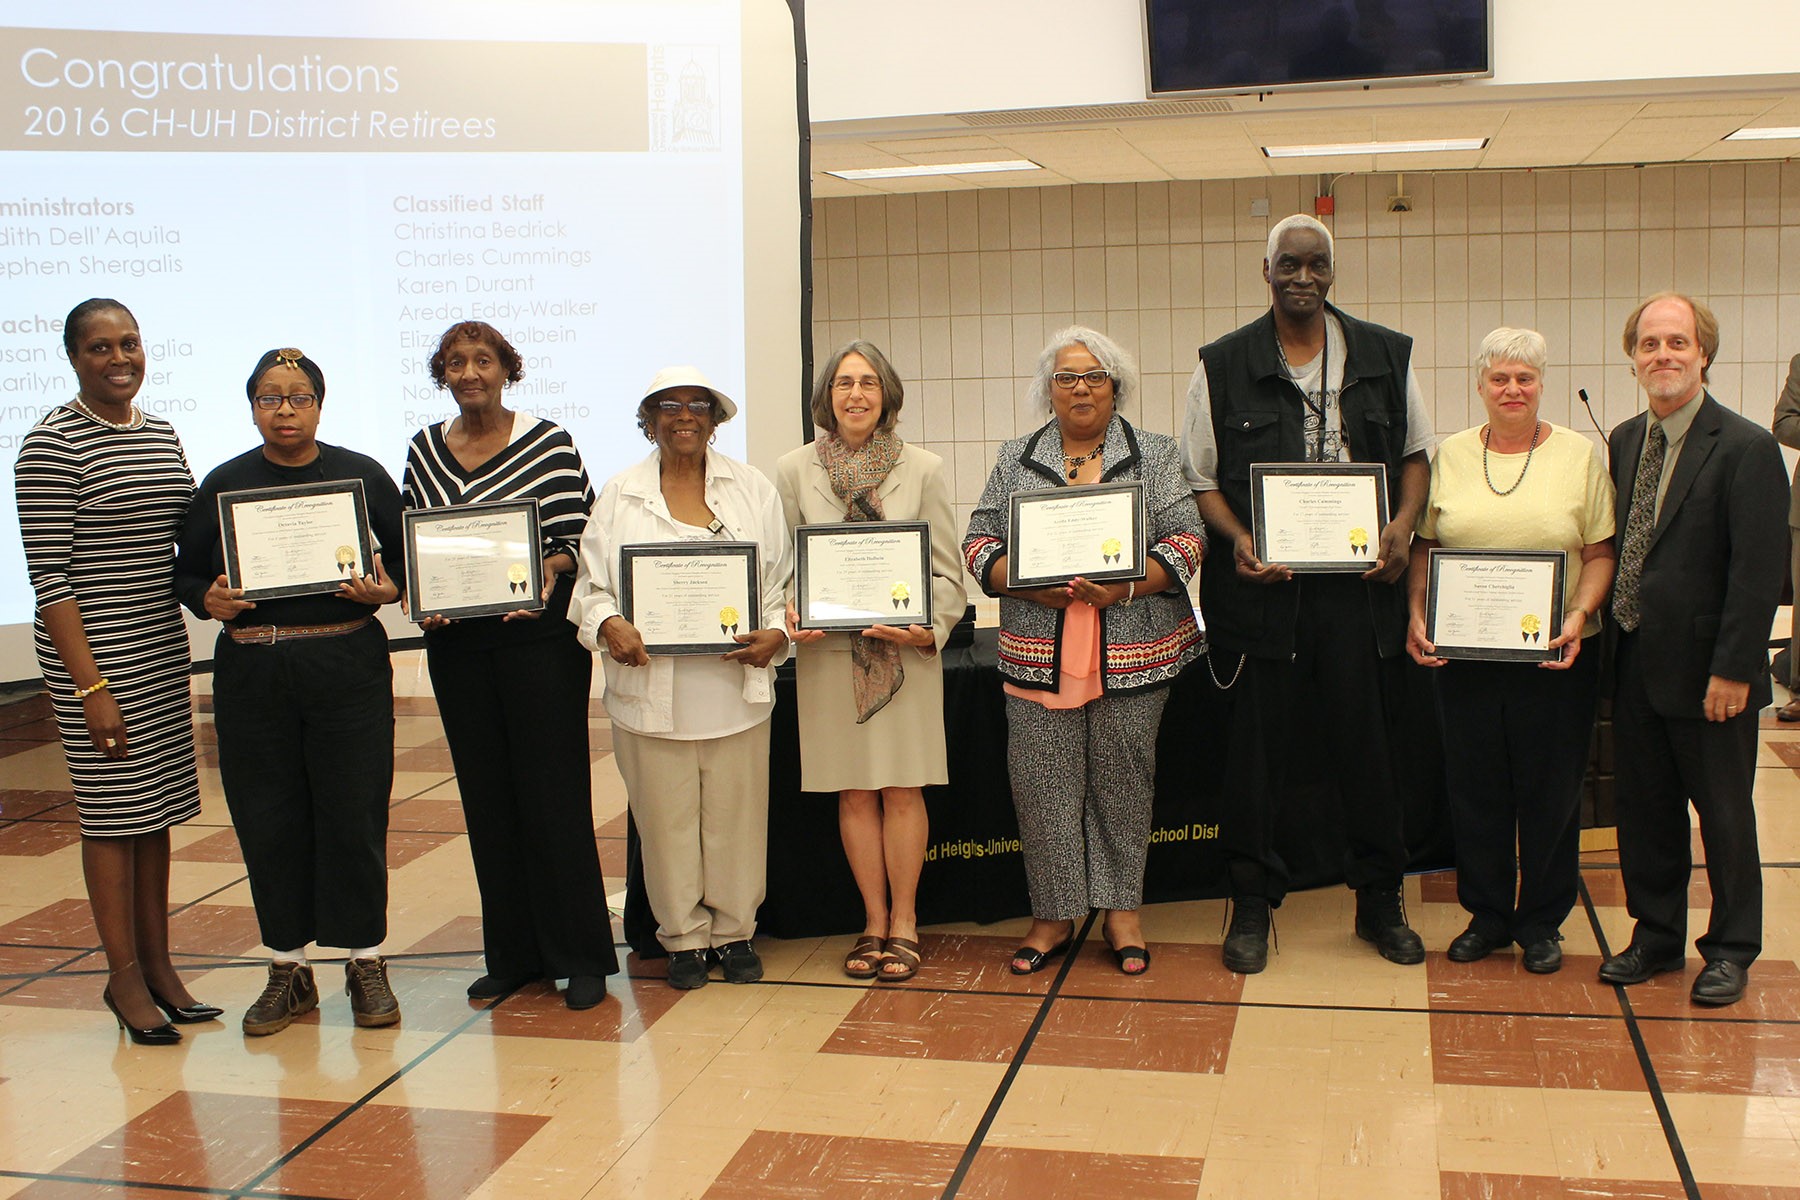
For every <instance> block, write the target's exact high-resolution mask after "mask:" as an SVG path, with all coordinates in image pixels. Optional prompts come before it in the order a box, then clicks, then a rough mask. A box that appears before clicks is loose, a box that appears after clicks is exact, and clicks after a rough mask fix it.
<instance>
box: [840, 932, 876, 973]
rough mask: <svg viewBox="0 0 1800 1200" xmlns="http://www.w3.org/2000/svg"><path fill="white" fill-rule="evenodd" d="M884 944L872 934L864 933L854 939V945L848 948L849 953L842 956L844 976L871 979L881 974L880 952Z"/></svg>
mask: <svg viewBox="0 0 1800 1200" xmlns="http://www.w3.org/2000/svg"><path fill="white" fill-rule="evenodd" d="M885 946H886V942H885V939H883V938H878V937H876V936H875V935H874V934H872V933H865V934H863V935H862V936H861V937H859V938H857V939H856V945H854V946H852V947H850V953H849V954H847V955H845V956H844V974H846V975H848V976H849V977H850V978H852V979H873V978H875V976H876V975H878V974H880V973H881V958H882V950H883V949H884V948H885Z"/></svg>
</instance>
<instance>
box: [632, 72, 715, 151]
mask: <svg viewBox="0 0 1800 1200" xmlns="http://www.w3.org/2000/svg"><path fill="white" fill-rule="evenodd" d="M649 83H650V149H651V150H663V151H683V150H717V149H719V51H718V48H717V47H715V46H651V47H650V79H649Z"/></svg>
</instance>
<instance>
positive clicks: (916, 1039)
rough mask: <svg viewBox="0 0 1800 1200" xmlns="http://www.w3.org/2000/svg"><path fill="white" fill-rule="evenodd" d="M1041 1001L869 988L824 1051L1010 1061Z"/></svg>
mask: <svg viewBox="0 0 1800 1200" xmlns="http://www.w3.org/2000/svg"><path fill="white" fill-rule="evenodd" d="M1041 1003H1042V1002H1041V1001H1039V1000H1038V999H1036V998H1035V997H1024V996H967V995H961V994H958V993H954V992H950V993H946V992H936V991H925V990H923V989H916V988H904V987H871V988H870V989H869V991H868V994H867V995H865V996H864V997H863V998H862V999H861V1000H859V1001H857V1003H856V1007H855V1008H853V1009H851V1010H850V1015H849V1016H847V1017H845V1018H844V1020H843V1021H842V1022H841V1023H840V1024H839V1025H838V1028H837V1032H836V1033H834V1034H832V1035H831V1037H830V1039H829V1040H827V1041H826V1043H825V1045H824V1046H823V1047H822V1049H824V1050H825V1051H826V1052H827V1053H831V1054H872V1055H876V1056H878V1057H883V1058H948V1059H956V1060H959V1061H962V1062H986V1063H1004V1062H1011V1061H1012V1056H1013V1052H1014V1051H1016V1050H1017V1049H1018V1047H1019V1042H1020V1040H1021V1039H1023V1038H1024V1036H1025V1031H1026V1029H1027V1028H1028V1027H1029V1026H1030V1025H1031V1020H1032V1018H1033V1017H1034V1016H1036V1015H1037V1010H1038V1008H1039V1006H1040V1004H1041Z"/></svg>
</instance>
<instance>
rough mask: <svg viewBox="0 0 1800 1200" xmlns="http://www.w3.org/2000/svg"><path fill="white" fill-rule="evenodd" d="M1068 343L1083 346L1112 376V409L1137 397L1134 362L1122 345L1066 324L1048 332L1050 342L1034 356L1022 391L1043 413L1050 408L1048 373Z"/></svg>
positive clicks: (1091, 330)
mask: <svg viewBox="0 0 1800 1200" xmlns="http://www.w3.org/2000/svg"><path fill="white" fill-rule="evenodd" d="M1070 346H1084V347H1086V348H1087V352H1088V353H1089V354H1092V355H1093V356H1094V357H1095V358H1096V359H1098V360H1099V361H1100V365H1101V366H1102V367H1105V368H1106V373H1107V374H1108V375H1111V376H1112V380H1113V410H1114V411H1115V412H1116V411H1119V410H1122V409H1123V408H1124V407H1125V405H1126V404H1127V403H1128V402H1130V401H1132V400H1135V399H1136V398H1137V391H1138V369H1137V363H1135V362H1133V361H1132V358H1131V355H1129V354H1127V353H1126V352H1125V348H1124V347H1123V346H1121V345H1119V343H1117V342H1115V341H1113V340H1112V339H1111V338H1109V337H1107V336H1106V335H1105V334H1104V333H1101V332H1100V331H1099V330H1098V329H1089V328H1088V327H1087V326H1085V325H1070V326H1068V327H1067V328H1065V329H1059V330H1057V331H1056V332H1055V333H1053V334H1051V335H1050V344H1049V345H1047V346H1045V347H1044V351H1043V353H1042V354H1039V355H1038V361H1037V372H1036V373H1035V374H1034V375H1032V377H1031V388H1030V390H1029V391H1027V392H1026V393H1025V394H1026V397H1027V398H1028V399H1029V400H1030V401H1031V403H1032V405H1033V406H1034V407H1036V408H1038V409H1041V410H1042V411H1044V412H1051V411H1053V410H1052V409H1051V407H1050V376H1051V374H1052V373H1053V372H1055V370H1056V356H1057V355H1058V354H1061V353H1062V352H1063V351H1064V350H1067V349H1068V348H1069V347H1070Z"/></svg>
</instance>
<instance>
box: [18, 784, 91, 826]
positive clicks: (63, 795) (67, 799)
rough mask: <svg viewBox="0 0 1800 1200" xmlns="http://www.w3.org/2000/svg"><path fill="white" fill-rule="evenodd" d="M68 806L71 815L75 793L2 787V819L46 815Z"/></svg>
mask: <svg viewBox="0 0 1800 1200" xmlns="http://www.w3.org/2000/svg"><path fill="white" fill-rule="evenodd" d="M64 806H67V807H68V810H69V817H70V819H73V817H74V812H75V793H74V792H70V791H45V790H39V789H34V788H0V821H18V820H22V819H24V818H26V817H39V816H46V815H47V814H49V813H50V812H52V811H53V810H56V809H59V808H62V807H64Z"/></svg>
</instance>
